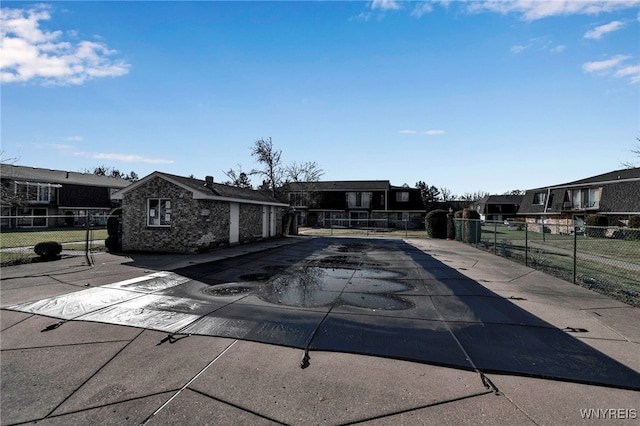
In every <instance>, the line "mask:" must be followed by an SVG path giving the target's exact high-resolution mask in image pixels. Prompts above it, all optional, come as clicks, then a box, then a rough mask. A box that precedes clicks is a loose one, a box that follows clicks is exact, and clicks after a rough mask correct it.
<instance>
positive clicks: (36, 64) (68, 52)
mask: <svg viewBox="0 0 640 426" xmlns="http://www.w3.org/2000/svg"><path fill="white" fill-rule="evenodd" d="M50 19H51V15H50V13H49V8H47V7H46V6H37V7H35V8H33V9H8V8H7V9H2V11H1V12H0V23H1V24H2V25H1V31H0V36H1V39H0V54H1V55H2V67H1V71H0V81H2V82H3V83H12V82H27V81H31V80H38V81H41V82H43V83H44V84H48V85H52V84H53V85H66V84H82V83H84V82H85V81H86V80H89V79H92V78H99V77H117V76H121V75H125V74H127V73H128V72H129V67H130V65H129V64H127V63H126V62H124V61H123V60H116V61H113V60H111V59H110V58H109V57H110V56H112V55H114V54H115V53H117V52H116V51H115V50H112V49H109V48H108V47H107V45H106V44H104V43H100V42H95V41H86V40H82V41H80V42H78V43H71V42H69V41H64V40H62V36H63V33H62V31H47V30H43V29H41V28H40V22H41V21H48V20H50ZM68 34H71V36H73V34H74V32H73V31H71V32H68Z"/></svg>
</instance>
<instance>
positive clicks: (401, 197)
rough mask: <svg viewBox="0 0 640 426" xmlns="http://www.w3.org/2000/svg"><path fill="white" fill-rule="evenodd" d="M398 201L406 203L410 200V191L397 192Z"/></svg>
mask: <svg viewBox="0 0 640 426" xmlns="http://www.w3.org/2000/svg"><path fill="white" fill-rule="evenodd" d="M396 201H398V202H402V203H406V202H408V201H409V193H408V192H406V191H404V192H396Z"/></svg>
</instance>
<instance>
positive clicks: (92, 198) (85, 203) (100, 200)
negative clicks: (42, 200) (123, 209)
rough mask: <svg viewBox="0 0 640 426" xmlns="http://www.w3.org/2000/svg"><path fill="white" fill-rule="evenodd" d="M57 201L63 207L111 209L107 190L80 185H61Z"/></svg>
mask: <svg viewBox="0 0 640 426" xmlns="http://www.w3.org/2000/svg"><path fill="white" fill-rule="evenodd" d="M59 191H60V192H59V195H60V197H59V201H58V203H59V204H60V205H61V206H65V207H107V208H108V207H111V197H110V190H109V188H101V187H96V186H81V185H68V184H67V185H63V186H62V188H60V190H59Z"/></svg>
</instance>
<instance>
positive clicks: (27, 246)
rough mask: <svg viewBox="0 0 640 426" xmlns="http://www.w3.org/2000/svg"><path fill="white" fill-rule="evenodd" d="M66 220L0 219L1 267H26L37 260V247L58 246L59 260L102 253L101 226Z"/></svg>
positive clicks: (87, 219)
mask: <svg viewBox="0 0 640 426" xmlns="http://www.w3.org/2000/svg"><path fill="white" fill-rule="evenodd" d="M68 219H69V218H68V216H0V264H2V266H6V265H12V264H18V263H26V262H30V261H33V260H34V259H38V257H39V256H38V255H37V254H36V253H35V251H34V248H35V246H36V245H37V244H38V243H44V242H49V241H53V242H57V243H60V244H61V245H62V252H61V253H60V254H61V255H62V256H66V257H68V256H86V257H87V258H89V256H90V255H91V254H92V253H94V252H97V251H101V250H104V247H105V246H104V240H105V239H106V238H107V229H106V227H105V226H104V225H102V223H103V222H101V221H94V220H92V217H90V216H86V217H81V218H79V220H74V221H73V222H71V223H70V222H69V220H68Z"/></svg>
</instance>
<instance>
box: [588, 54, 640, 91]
mask: <svg viewBox="0 0 640 426" xmlns="http://www.w3.org/2000/svg"><path fill="white" fill-rule="evenodd" d="M629 58H631V57H630V56H628V55H616V56H612V57H611V58H609V59H605V60H602V61H593V62H587V63H585V64H584V65H582V70H583V71H585V72H588V73H595V74H598V75H604V76H606V75H609V76H611V75H612V76H613V77H616V78H629V82H630V83H631V84H635V83H640V65H628V64H625V63H624V62H625V61H626V60H627V59H629Z"/></svg>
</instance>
